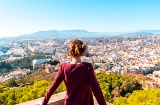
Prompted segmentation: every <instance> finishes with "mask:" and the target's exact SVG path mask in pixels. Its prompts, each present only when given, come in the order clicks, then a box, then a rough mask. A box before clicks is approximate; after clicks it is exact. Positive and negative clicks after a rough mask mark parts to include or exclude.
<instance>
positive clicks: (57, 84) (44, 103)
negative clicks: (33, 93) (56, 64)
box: [42, 66, 63, 105]
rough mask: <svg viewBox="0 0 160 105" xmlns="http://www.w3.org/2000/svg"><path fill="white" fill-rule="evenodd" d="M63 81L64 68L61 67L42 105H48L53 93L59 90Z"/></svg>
mask: <svg viewBox="0 0 160 105" xmlns="http://www.w3.org/2000/svg"><path fill="white" fill-rule="evenodd" d="M62 81H63V77H62V66H61V67H60V69H59V70H58V73H57V75H56V77H55V78H54V80H53V82H52V84H51V85H50V87H49V88H48V90H47V92H46V95H45V97H44V99H43V101H42V105H47V103H48V101H49V99H50V97H51V96H52V94H53V92H54V91H55V90H56V89H57V88H58V86H59V85H60V83H61V82H62Z"/></svg>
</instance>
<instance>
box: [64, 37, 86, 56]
mask: <svg viewBox="0 0 160 105" xmlns="http://www.w3.org/2000/svg"><path fill="white" fill-rule="evenodd" d="M86 47H87V46H86V44H84V43H83V42H82V41H81V40H79V39H73V40H71V41H70V42H69V45H68V48H69V50H68V52H67V56H70V55H69V52H70V51H72V53H73V56H75V57H77V56H83V54H84V52H85V50H86Z"/></svg>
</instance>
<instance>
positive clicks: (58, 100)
mask: <svg viewBox="0 0 160 105" xmlns="http://www.w3.org/2000/svg"><path fill="white" fill-rule="evenodd" d="M65 94H66V91H64V92H61V93H58V94H54V95H52V97H51V98H50V100H49V103H48V105H63V104H64V103H63V102H64V98H65ZM42 99H43V97H42V98H38V99H35V100H31V101H27V102H23V103H20V104H17V105H34V104H35V103H36V102H38V101H42ZM94 105H98V103H97V100H96V99H95V97H94ZM107 105H113V104H110V103H107Z"/></svg>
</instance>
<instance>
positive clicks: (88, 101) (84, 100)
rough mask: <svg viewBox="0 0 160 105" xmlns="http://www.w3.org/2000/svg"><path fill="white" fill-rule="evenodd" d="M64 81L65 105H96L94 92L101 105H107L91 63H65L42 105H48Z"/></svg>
mask: <svg viewBox="0 0 160 105" xmlns="http://www.w3.org/2000/svg"><path fill="white" fill-rule="evenodd" d="M63 80H64V82H65V85H66V96H65V101H64V105H94V101H93V96H92V92H93V93H94V96H95V97H96V99H97V101H98V103H99V105H107V104H106V102H105V99H104V97H103V94H102V91H101V89H100V86H99V84H98V82H97V79H96V77H95V74H94V70H93V66H92V64H90V63H87V62H83V63H80V64H71V63H63V64H62V65H61V67H60V69H59V70H58V73H57V75H56V77H55V78H54V80H53V82H52V84H51V85H50V87H49V89H48V90H47V92H46V95H45V97H44V99H43V102H42V105H47V103H48V101H49V99H50V97H51V95H52V94H53V92H54V91H55V90H56V89H57V88H58V86H59V85H60V83H61V82H62V81H63Z"/></svg>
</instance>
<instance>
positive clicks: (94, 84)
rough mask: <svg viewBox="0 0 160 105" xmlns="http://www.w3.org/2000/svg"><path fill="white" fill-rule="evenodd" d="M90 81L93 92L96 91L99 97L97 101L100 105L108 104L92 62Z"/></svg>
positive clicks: (95, 94) (96, 95)
mask: <svg viewBox="0 0 160 105" xmlns="http://www.w3.org/2000/svg"><path fill="white" fill-rule="evenodd" d="M89 83H90V86H91V89H92V92H93V93H94V96H95V97H96V99H97V102H98V104H99V105H107V104H106V102H105V99H104V96H103V93H102V91H101V88H100V86H99V84H98V81H97V79H96V76H95V74H94V69H93V66H92V64H90V65H89Z"/></svg>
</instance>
